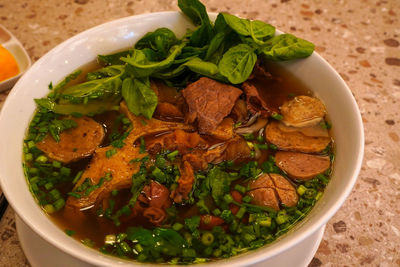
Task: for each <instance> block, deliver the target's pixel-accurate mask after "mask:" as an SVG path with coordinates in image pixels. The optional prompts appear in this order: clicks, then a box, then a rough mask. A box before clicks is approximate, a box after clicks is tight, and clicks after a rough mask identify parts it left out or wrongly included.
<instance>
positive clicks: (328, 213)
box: [0, 11, 364, 266]
mask: <svg viewBox="0 0 400 267" xmlns="http://www.w3.org/2000/svg"><path fill="white" fill-rule="evenodd" d="M209 14H210V17H211V16H215V15H216V14H217V13H211V12H209ZM161 15H166V16H183V14H182V13H181V12H179V11H164V12H153V13H147V14H140V15H135V16H129V17H124V18H120V19H116V20H112V21H109V22H105V23H102V24H100V25H97V26H95V27H92V28H89V29H87V30H85V31H83V32H81V33H79V34H77V35H75V36H73V37H71V38H69V39H67V40H65V41H63V42H62V43H60V44H59V45H57V46H56V47H54V48H52V49H51V50H50V51H48V52H47V53H46V54H45V55H44V56H42V57H41V58H40V59H39V60H38V61H37V62H35V63H34V64H33V66H32V68H31V69H32V70H34V69H35V68H34V66H35V65H39V64H41V62H43V61H44V60H46V58H47V57H49V56H51V54H52V53H53V52H54V51H55V50H59V49H60V48H63V47H67V46H68V45H69V44H70V43H72V42H73V41H76V40H79V39H80V38H82V37H84V36H85V35H87V34H88V33H90V32H92V31H96V30H98V29H99V28H102V27H104V26H105V25H112V24H118V23H122V22H125V21H129V20H131V19H133V18H136V19H142V18H149V17H152V16H154V17H157V16H161ZM160 26H162V25H160ZM277 32H278V33H279V31H278V30H277ZM311 57H315V58H316V60H318V64H323V65H325V66H326V67H328V69H329V71H330V72H332V73H333V74H334V75H335V77H336V78H337V81H338V82H339V83H340V86H341V87H343V88H345V93H346V95H347V98H348V99H349V100H350V101H351V103H352V107H353V108H354V110H355V112H356V114H355V115H356V122H357V127H356V128H357V130H358V132H357V134H358V136H359V143H358V144H357V146H358V153H357V155H356V156H357V158H356V160H355V164H354V165H353V168H352V172H351V177H349V181H348V183H347V186H346V189H345V190H344V191H343V192H342V193H341V194H340V197H339V198H338V199H337V200H336V202H335V205H332V206H331V207H329V208H328V209H324V213H323V214H321V215H319V216H318V218H317V219H316V220H314V222H313V223H312V224H310V225H303V226H302V227H301V229H302V231H301V233H297V237H296V239H295V240H293V241H292V242H286V243H282V242H278V243H282V245H281V246H279V245H278V246H275V247H274V248H268V246H264V247H263V248H259V249H257V250H254V251H253V252H252V253H250V252H248V253H242V254H239V255H237V256H234V257H230V258H228V259H223V260H219V261H217V262H216V265H219V266H221V265H224V264H225V265H226V266H227V265H228V264H229V265H230V266H242V265H244V264H249V258H251V263H252V264H254V263H257V262H260V261H262V260H265V259H266V256H265V254H268V257H273V256H275V255H277V254H279V253H280V252H282V251H284V250H286V249H289V248H291V247H293V246H295V245H297V244H299V243H300V242H301V241H303V240H304V239H306V238H307V237H308V236H310V235H311V234H312V233H313V232H315V231H316V230H317V229H319V228H320V227H322V226H323V225H324V224H326V223H327V221H328V220H329V219H330V218H331V217H332V216H333V215H334V214H335V213H336V212H337V211H338V209H339V208H340V207H341V206H342V205H343V203H344V201H345V200H346V198H347V197H348V195H349V194H350V192H351V190H352V189H353V187H354V184H355V182H356V180H357V177H358V174H359V172H360V169H361V165H362V160H363V153H364V130H363V124H362V119H361V114H360V112H359V109H358V106H357V103H356V101H355V99H354V96H353V95H352V92H351V90H350V89H349V87H348V86H347V85H346V83H345V81H344V80H343V79H342V78H341V76H340V75H339V74H338V73H337V72H336V71H335V69H334V68H333V67H332V66H331V65H330V64H329V63H328V62H327V61H326V60H325V59H323V58H322V57H321V56H320V55H319V54H318V53H317V52H315V51H314V53H313V55H311ZM31 69H29V70H28V71H27V72H26V73H30V71H31ZM26 73H25V74H26ZM66 75H67V74H66ZM25 77H26V76H25V75H23V76H22V78H21V79H20V80H19V81H18V82H17V84H16V85H15V86H14V88H18V85H19V84H22V83H23V82H24V80H25V79H24V78H25ZM14 88H13V89H12V90H11V92H10V95H9V97H8V98H7V99H6V101H5V103H4V105H3V107H2V110H1V112H0V125H1V122H2V117H3V116H5V115H4V114H5V111H6V110H7V107H8V106H9V105H10V103H11V102H12V99H13V97H12V96H13V95H14V94H15V93H16V90H14ZM21 142H22V140H21ZM0 173H1V172H0ZM2 177H3V176H2V175H0V186H2V188H3V193H4V194H5V196H6V198H7V199H11V200H12V199H13V196H11V195H10V194H9V193H8V192H7V190H6V188H4V182H3V179H5V178H2ZM28 192H29V190H28ZM29 194H31V193H30V192H29ZM10 205H11V206H12V208H13V209H14V211H15V212H16V213H17V214H18V216H20V218H21V219H22V220H23V221H24V222H25V223H26V224H27V225H28V226H29V227H30V228H31V229H33V230H34V231H35V232H36V233H38V234H39V235H40V236H41V237H42V238H44V239H45V240H46V241H47V242H49V243H51V244H52V245H54V246H55V247H57V248H59V249H61V250H62V251H64V252H66V253H68V254H69V255H71V256H73V257H76V258H78V259H80V260H83V261H85V262H88V263H91V264H95V265H104V264H107V263H108V264H109V263H111V261H107V260H106V262H105V261H104V259H105V258H104V257H106V258H110V259H112V260H113V263H114V264H117V263H119V264H120V266H125V265H127V266H128V265H130V266H139V265H140V266H141V265H143V264H142V263H137V262H135V261H124V260H122V261H121V259H119V258H116V257H111V256H104V257H98V258H96V257H91V256H90V254H91V253H86V250H84V249H82V250H81V251H77V250H76V249H75V248H73V247H68V246H66V247H64V246H63V244H59V243H57V242H56V240H54V239H52V237H51V236H49V235H46V230H45V229H42V227H40V226H38V225H36V224H35V222H34V221H31V220H29V218H27V217H26V216H25V215H24V213H23V212H22V209H23V208H22V206H21V205H19V204H17V203H14V202H13V201H10ZM297 232H299V231H297ZM67 238H70V237H67ZM274 243H277V242H273V244H274ZM265 250H269V251H265ZM93 251H94V250H93ZM83 252H84V253H83ZM257 252H259V253H257ZM262 252H267V253H262ZM97 253H100V252H98V251H97ZM118 261H119V262H118ZM146 265H147V266H152V265H154V266H160V265H156V264H146ZM207 265H208V266H211V265H213V263H211V264H209V263H208V264H207Z"/></svg>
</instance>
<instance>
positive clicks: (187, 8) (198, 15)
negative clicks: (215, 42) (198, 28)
mask: <svg viewBox="0 0 400 267" xmlns="http://www.w3.org/2000/svg"><path fill="white" fill-rule="evenodd" d="M178 7H179V8H180V9H181V11H182V12H183V13H184V14H185V15H186V16H188V17H189V18H190V19H191V20H192V22H193V24H194V25H201V24H202V23H204V22H207V21H208V23H210V18H209V17H208V14H207V10H206V7H205V6H204V5H203V4H202V3H201V2H200V1H198V0H178ZM210 24H211V23H210Z"/></svg>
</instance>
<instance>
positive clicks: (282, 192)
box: [269, 173, 299, 207]
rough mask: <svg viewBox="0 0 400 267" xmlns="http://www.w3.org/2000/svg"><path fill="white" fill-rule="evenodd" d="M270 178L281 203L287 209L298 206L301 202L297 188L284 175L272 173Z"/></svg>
mask: <svg viewBox="0 0 400 267" xmlns="http://www.w3.org/2000/svg"><path fill="white" fill-rule="evenodd" d="M269 176H270V177H271V179H272V181H273V183H274V185H275V189H276V192H277V194H278V197H279V200H280V201H281V203H282V204H283V205H285V206H286V207H294V206H296V204H297V202H298V201H299V196H298V195H297V192H296V188H295V187H294V186H293V185H292V184H291V183H290V182H289V181H288V180H287V179H286V178H285V177H283V176H282V175H279V174H276V173H270V174H269Z"/></svg>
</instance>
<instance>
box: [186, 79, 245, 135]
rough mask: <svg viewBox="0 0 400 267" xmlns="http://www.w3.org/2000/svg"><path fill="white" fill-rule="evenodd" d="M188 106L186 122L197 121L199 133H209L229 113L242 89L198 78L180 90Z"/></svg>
mask: <svg viewBox="0 0 400 267" xmlns="http://www.w3.org/2000/svg"><path fill="white" fill-rule="evenodd" d="M182 94H183V97H184V98H185V100H186V103H187V105H188V107H189V112H188V113H187V116H186V118H185V120H186V122H188V123H193V122H194V121H195V120H196V119H197V121H198V128H199V133H201V134H209V133H210V132H212V131H214V130H215V129H216V128H217V126H218V125H219V124H220V123H221V122H222V120H223V119H224V118H225V117H226V116H228V115H229V113H231V110H232V108H233V106H234V105H235V102H236V100H237V99H238V98H239V96H240V95H241V94H242V91H241V90H240V89H238V88H236V87H234V86H231V85H228V84H224V83H220V82H217V81H215V80H212V79H210V78H206V77H203V78H200V79H199V80H198V81H196V82H194V83H192V84H190V85H188V86H187V87H186V88H185V89H184V90H183V91H182Z"/></svg>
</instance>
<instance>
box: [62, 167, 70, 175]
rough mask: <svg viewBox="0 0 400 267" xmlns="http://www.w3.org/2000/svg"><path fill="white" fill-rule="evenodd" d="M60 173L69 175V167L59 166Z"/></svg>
mask: <svg viewBox="0 0 400 267" xmlns="http://www.w3.org/2000/svg"><path fill="white" fill-rule="evenodd" d="M60 174H61V175H63V176H69V175H70V174H71V169H70V168H67V167H61V168H60Z"/></svg>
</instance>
